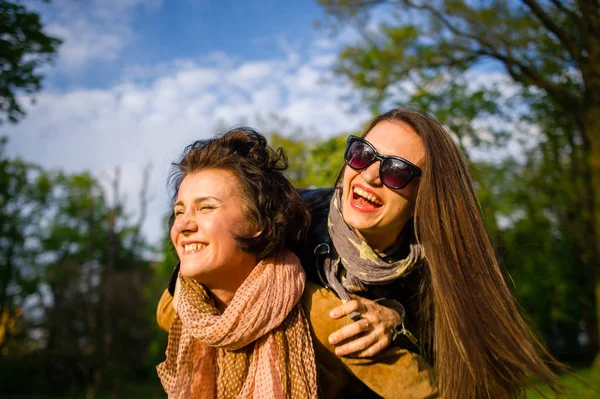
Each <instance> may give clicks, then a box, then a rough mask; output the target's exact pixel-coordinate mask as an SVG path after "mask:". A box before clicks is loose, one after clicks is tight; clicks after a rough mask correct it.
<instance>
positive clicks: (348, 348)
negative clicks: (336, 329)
mask: <svg viewBox="0 0 600 399" xmlns="http://www.w3.org/2000/svg"><path fill="white" fill-rule="evenodd" d="M376 342H377V335H376V334H375V333H374V332H373V331H372V332H370V333H368V334H366V335H364V336H362V337H360V338H357V339H354V340H352V341H350V342H348V343H346V344H344V345H341V346H338V347H337V348H335V354H336V355H338V356H348V355H354V354H356V353H360V352H363V351H366V350H367V349H368V348H370V347H371V346H372V345H374V344H375V343H376Z"/></svg>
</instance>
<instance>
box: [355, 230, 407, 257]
mask: <svg viewBox="0 0 600 399" xmlns="http://www.w3.org/2000/svg"><path fill="white" fill-rule="evenodd" d="M407 224H408V223H404V224H403V225H402V226H401V227H400V228H399V229H398V233H397V234H389V233H385V232H384V233H373V232H369V231H367V232H364V231H358V230H354V231H355V232H356V235H357V236H358V237H359V238H360V239H361V240H363V241H364V242H366V243H367V244H369V246H370V247H371V249H372V250H373V251H374V252H375V253H376V254H379V253H382V252H387V250H388V249H390V248H391V247H393V246H394V245H395V244H396V243H397V242H398V240H399V239H401V237H402V236H403V234H402V233H403V232H404V229H405V227H406V226H407ZM379 230H380V229H379Z"/></svg>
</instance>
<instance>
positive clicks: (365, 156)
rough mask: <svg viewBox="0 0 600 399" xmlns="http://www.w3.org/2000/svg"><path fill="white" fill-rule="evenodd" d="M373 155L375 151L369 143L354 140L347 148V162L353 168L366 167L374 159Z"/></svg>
mask: <svg viewBox="0 0 600 399" xmlns="http://www.w3.org/2000/svg"><path fill="white" fill-rule="evenodd" d="M373 155H374V154H373V151H372V150H371V148H370V147H369V146H368V145H366V144H364V143H361V142H360V141H354V142H352V143H350V144H349V145H348V149H347V150H346V163H347V164H348V166H350V167H351V168H352V169H364V168H365V167H366V166H367V165H368V164H369V163H370V162H371V161H372V160H373Z"/></svg>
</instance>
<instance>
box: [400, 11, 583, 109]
mask: <svg viewBox="0 0 600 399" xmlns="http://www.w3.org/2000/svg"><path fill="white" fill-rule="evenodd" d="M404 3H405V4H406V5H407V6H409V7H413V8H415V9H418V10H422V11H426V12H429V13H430V14H431V15H432V16H433V17H434V18H436V19H437V20H438V21H440V22H441V23H442V24H443V26H444V27H446V28H447V29H448V30H449V31H450V32H452V33H453V34H454V35H456V36H458V37H459V38H460V37H462V38H466V39H469V40H472V41H473V42H474V43H475V44H477V45H478V47H479V48H476V49H468V48H464V47H463V48H462V49H461V47H459V46H457V45H456V44H455V45H454V47H455V48H456V49H458V50H460V51H463V52H466V54H472V55H480V56H488V57H492V58H495V59H496V60H498V61H501V62H502V63H504V64H505V66H506V67H507V69H508V71H509V73H510V74H511V76H513V78H515V80H517V81H520V82H522V83H524V84H527V82H526V80H525V78H528V79H529V80H530V81H531V82H532V83H533V84H534V85H535V86H537V87H539V88H540V89H542V90H545V91H546V92H547V93H548V95H549V96H550V97H552V98H554V99H555V100H556V101H557V102H558V103H559V104H561V106H563V107H564V108H565V109H573V107H576V106H577V105H576V104H579V101H578V99H577V98H575V97H573V96H572V95H570V94H569V92H568V91H567V90H565V89H562V88H560V87H559V86H557V85H554V84H552V83H551V82H549V81H548V80H547V79H544V78H543V77H542V75H540V74H539V73H537V72H536V71H535V70H534V68H531V67H530V66H528V65H526V64H525V63H523V62H522V61H520V60H517V59H516V58H514V57H512V56H510V55H509V54H502V53H500V51H498V49H496V47H494V46H493V45H491V43H489V42H488V41H486V40H485V38H484V37H483V35H479V36H476V35H474V34H470V33H467V32H464V31H461V30H459V29H458V28H456V26H455V25H454V24H452V23H451V21H449V20H448V19H447V18H446V17H445V16H444V15H443V14H442V13H441V12H440V11H439V10H436V9H435V8H434V7H433V6H431V5H430V4H427V3H426V4H423V5H419V4H415V3H413V2H411V1H410V0H404ZM518 71H520V73H519V72H518ZM519 76H520V79H519V78H518V77H519Z"/></svg>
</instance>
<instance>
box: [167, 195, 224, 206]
mask: <svg viewBox="0 0 600 399" xmlns="http://www.w3.org/2000/svg"><path fill="white" fill-rule="evenodd" d="M208 200H215V201H218V202H221V200H220V199H218V198H217V197H213V196H210V195H209V196H206V197H198V198H194V201H192V204H193V205H198V204H200V203H202V202H204V201H208ZM177 206H183V207H184V208H185V205H184V204H183V201H181V200H179V201H177V202H176V203H175V204H173V208H175V207H177Z"/></svg>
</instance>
